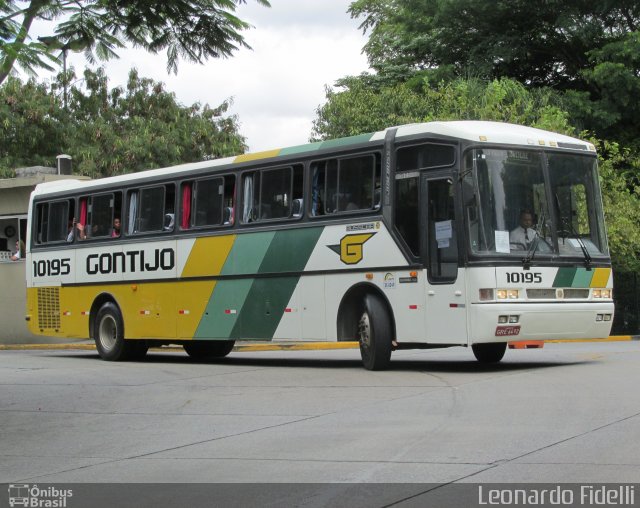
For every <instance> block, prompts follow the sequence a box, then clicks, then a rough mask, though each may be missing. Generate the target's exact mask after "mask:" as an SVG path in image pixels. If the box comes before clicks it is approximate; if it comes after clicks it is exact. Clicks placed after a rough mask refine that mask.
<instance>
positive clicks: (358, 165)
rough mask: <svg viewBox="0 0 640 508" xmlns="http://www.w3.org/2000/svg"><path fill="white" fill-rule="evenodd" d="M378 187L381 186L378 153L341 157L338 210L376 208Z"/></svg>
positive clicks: (349, 210)
mask: <svg viewBox="0 0 640 508" xmlns="http://www.w3.org/2000/svg"><path fill="white" fill-rule="evenodd" d="M376 188H378V189H379V188H380V156H379V155H378V154H368V155H365V156H359V157H350V158H347V159H340V166H339V171H338V191H337V196H338V200H337V201H338V208H337V211H339V212H351V211H355V210H370V209H372V208H374V207H375V201H374V196H375V191H376Z"/></svg>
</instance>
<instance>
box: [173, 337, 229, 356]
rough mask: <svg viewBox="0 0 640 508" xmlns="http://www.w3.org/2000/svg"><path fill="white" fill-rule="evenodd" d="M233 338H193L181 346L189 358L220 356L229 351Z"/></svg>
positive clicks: (225, 354)
mask: <svg viewBox="0 0 640 508" xmlns="http://www.w3.org/2000/svg"><path fill="white" fill-rule="evenodd" d="M235 343H236V341H235V340H194V341H192V342H185V343H184V344H183V345H182V347H183V348H184V350H185V351H186V352H187V354H188V355H189V356H190V357H191V358H197V359H201V358H222V357H225V356H227V355H228V354H229V353H231V350H232V349H233V346H234V344H235Z"/></svg>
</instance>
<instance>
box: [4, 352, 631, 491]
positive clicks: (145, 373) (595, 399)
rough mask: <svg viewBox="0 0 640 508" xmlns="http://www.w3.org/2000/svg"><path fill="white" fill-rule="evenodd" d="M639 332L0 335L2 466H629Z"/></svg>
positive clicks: (88, 472) (260, 471)
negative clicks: (374, 347) (11, 343)
mask: <svg viewBox="0 0 640 508" xmlns="http://www.w3.org/2000/svg"><path fill="white" fill-rule="evenodd" d="M639 346H640V343H639V342H637V341H632V342H612V343H593V344H586V343H576V344H547V345H546V346H545V347H544V349H541V350H510V351H507V355H506V357H505V360H504V361H503V363H501V364H499V365H497V366H493V367H483V366H481V365H479V364H478V363H476V362H475V360H474V359H473V355H472V353H471V351H469V350H466V349H462V348H452V349H444V350H430V351H399V352H395V353H394V356H393V359H392V368H391V370H388V371H384V372H369V371H366V370H364V369H363V368H362V367H361V365H360V359H359V352H358V351H357V350H335V351H272V352H252V353H247V352H234V353H232V354H231V355H230V356H229V357H227V358H226V359H224V360H221V361H217V362H211V363H198V362H193V361H191V360H190V359H188V357H187V356H186V355H185V354H184V353H181V352H178V351H171V352H157V353H150V354H149V356H148V358H147V360H146V361H144V362H139V363H109V362H103V361H101V360H99V359H98V357H97V355H96V354H95V352H93V351H74V350H33V351H0V384H1V385H2V386H1V388H0V390H1V393H2V395H1V397H0V432H1V436H2V437H1V440H0V442H1V443H2V446H1V450H0V482H4V483H15V482H24V483H28V482H49V483H51V482H53V483H55V482H295V483H298V482H353V483H366V482H391V483H393V482H416V483H425V482H426V483H431V482H437V483H440V482H471V483H477V482H637V481H638V479H640V440H638V436H639V435H640V368H639V367H640V347H639Z"/></svg>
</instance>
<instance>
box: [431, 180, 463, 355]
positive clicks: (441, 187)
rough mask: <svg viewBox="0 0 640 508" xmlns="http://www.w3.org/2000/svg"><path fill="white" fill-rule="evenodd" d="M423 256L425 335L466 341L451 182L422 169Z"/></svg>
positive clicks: (441, 340)
mask: <svg viewBox="0 0 640 508" xmlns="http://www.w3.org/2000/svg"><path fill="white" fill-rule="evenodd" d="M421 187H422V196H423V199H422V206H423V208H422V231H423V232H425V234H424V235H422V237H423V240H422V242H421V243H422V257H423V260H424V264H425V266H426V272H427V273H426V275H427V281H426V292H427V294H426V311H425V316H426V335H427V336H426V339H427V342H429V343H431V344H466V343H467V309H466V306H465V300H466V295H465V281H464V274H465V272H464V270H461V269H459V255H458V239H457V233H458V222H457V220H456V212H455V204H454V191H455V188H454V182H453V179H452V178H451V177H450V176H446V175H445V174H443V173H439V174H434V173H433V172H423V173H422V182H421Z"/></svg>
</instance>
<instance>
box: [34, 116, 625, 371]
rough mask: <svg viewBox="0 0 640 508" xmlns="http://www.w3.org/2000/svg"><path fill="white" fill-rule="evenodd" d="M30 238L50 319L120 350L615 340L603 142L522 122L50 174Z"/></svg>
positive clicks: (55, 330)
mask: <svg viewBox="0 0 640 508" xmlns="http://www.w3.org/2000/svg"><path fill="white" fill-rule="evenodd" d="M524 219H526V220H525V222H526V226H524V227H523V226H522V222H523V220H524ZM518 228H520V230H518ZM27 235H28V247H27V259H26V262H27V292H28V298H27V307H28V308H27V316H26V319H27V321H28V323H29V326H30V329H31V331H32V332H34V333H36V334H44V335H48V336H55V337H67V338H78V339H86V338H93V339H94V340H95V343H96V347H97V350H98V352H99V354H100V356H101V357H102V358H103V359H105V360H116V361H117V360H131V359H140V358H141V357H143V356H144V355H145V354H146V352H147V350H148V348H149V347H150V346H155V345H163V344H177V345H181V346H183V347H184V349H185V351H186V352H187V353H188V354H189V355H190V356H192V357H196V358H205V357H222V356H225V355H227V354H228V353H229V352H230V351H231V350H232V348H233V346H234V342H235V341H237V340H258V341H279V342H281V341H327V342H337V341H358V342H359V345H360V352H361V356H362V361H363V365H364V367H365V368H367V369H372V370H377V369H384V368H386V367H387V366H388V365H389V362H390V358H391V354H392V351H394V350H396V349H404V348H440V347H449V346H467V347H471V349H472V351H473V353H474V355H475V357H476V359H477V360H479V361H480V362H491V363H492V362H498V361H500V360H501V359H502V357H503V355H504V353H505V349H506V345H507V343H508V342H513V341H543V340H546V339H582V340H585V339H596V338H604V337H607V336H608V335H609V332H610V330H611V324H612V318H613V312H614V307H613V299H612V273H611V261H610V257H609V252H608V247H607V239H606V233H605V225H604V219H603V210H602V200H601V195H600V187H599V182H598V172H597V157H596V151H595V148H594V146H593V145H592V144H590V143H588V142H585V141H581V140H579V139H574V138H571V137H567V136H564V135H560V134H555V133H553V132H546V131H542V130H538V129H533V128H529V127H523V126H517V125H510V124H502V123H493V122H472V121H454V122H432V123H421V124H411V125H403V126H398V127H392V128H388V129H386V130H384V131H381V132H376V133H373V134H364V135H359V136H354V137H349V138H344V139H336V140H330V141H324V142H317V143H311V144H307V145H302V146H295V147H290V148H285V149H278V150H273V151H267V152H261V153H254V154H246V155H240V156H237V157H231V158H226V159H221V160H209V161H204V162H198V163H192V164H184V165H179V166H175V167H168V168H162V169H155V170H149V171H143V172H139V173H131V174H126V175H121V176H114V177H109V178H103V179H99V180H92V181H74V180H71V181H70V180H65V181H61V182H52V183H45V184H41V185H38V186H37V188H36V189H35V191H34V192H33V194H32V196H31V203H30V209H29V221H28V232H27ZM525 236H526V237H527V238H526V239H523V238H524V237H525Z"/></svg>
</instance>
